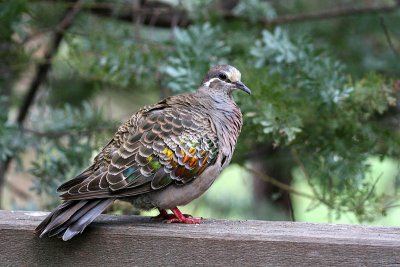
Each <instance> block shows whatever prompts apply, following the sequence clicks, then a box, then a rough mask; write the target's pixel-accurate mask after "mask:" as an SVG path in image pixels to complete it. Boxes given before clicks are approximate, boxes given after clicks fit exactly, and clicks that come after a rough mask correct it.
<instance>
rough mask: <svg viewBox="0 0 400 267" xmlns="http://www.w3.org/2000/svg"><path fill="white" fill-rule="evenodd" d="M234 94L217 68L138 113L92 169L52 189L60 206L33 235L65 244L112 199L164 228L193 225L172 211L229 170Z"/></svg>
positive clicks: (230, 71) (236, 118) (236, 115)
mask: <svg viewBox="0 0 400 267" xmlns="http://www.w3.org/2000/svg"><path fill="white" fill-rule="evenodd" d="M235 89H241V90H243V91H245V92H247V93H250V90H249V89H248V88H247V87H246V86H245V85H244V84H243V83H242V82H241V81H240V72H239V71H238V70H236V69H235V68H234V67H232V66H229V65H219V66H216V67H214V68H212V69H211V70H210V71H209V72H208V73H207V75H206V77H205V79H204V80H203V84H202V86H200V88H199V89H198V90H197V91H196V92H195V93H192V94H184V95H178V96H172V97H169V98H166V99H164V100H162V101H160V102H158V103H156V104H154V105H151V106H147V107H144V108H142V109H140V110H139V111H138V112H136V113H135V114H134V115H133V116H132V117H131V118H130V119H129V120H128V121H127V122H125V123H124V124H122V125H121V126H120V127H119V128H118V131H117V132H116V133H115V135H114V137H113V139H112V140H111V141H110V142H109V143H108V144H107V145H106V146H105V147H104V148H103V149H102V151H101V152H100V153H99V155H98V156H97V157H96V158H95V159H94V163H93V165H91V166H90V167H89V168H88V169H86V170H85V171H84V172H82V173H81V174H80V175H78V176H77V177H75V178H74V179H72V180H70V181H68V182H66V183H64V184H63V185H61V186H60V187H59V188H58V192H59V193H60V197H61V198H62V199H63V200H64V203H63V204H61V205H60V206H58V207H57V208H56V209H55V210H54V211H53V212H52V213H50V215H48V217H47V218H46V219H45V220H44V221H43V222H42V223H41V224H40V225H39V226H38V227H37V229H36V232H37V233H38V234H39V235H40V236H41V237H42V236H45V235H49V236H59V237H62V238H63V239H64V240H69V239H70V238H72V237H73V236H75V235H76V234H78V233H80V232H82V231H83V230H84V228H85V227H86V226H87V225H88V224H89V223H91V222H92V221H93V220H94V219H95V218H96V217H97V216H98V215H99V214H101V213H102V212H103V211H104V209H106V208H107V207H108V206H109V205H110V204H111V203H112V202H113V201H114V200H115V199H116V198H120V199H122V200H126V201H130V202H131V203H132V204H133V205H134V206H135V207H137V208H139V209H152V208H158V209H159V210H160V216H162V217H165V219H167V222H182V223H199V222H200V219H198V218H188V217H187V216H184V215H182V214H181V213H180V211H179V210H178V209H177V208H176V207H177V206H179V205H185V204H187V203H188V202H190V201H192V200H193V199H195V198H197V197H198V196H200V195H201V194H202V193H204V192H205V191H206V190H207V189H208V188H209V187H210V185H211V184H212V182H213V181H214V180H215V178H216V177H217V176H218V175H219V173H220V172H221V170H222V169H223V168H224V167H225V166H227V164H229V162H230V160H231V158H232V154H233V151H234V148H235V145H236V140H237V137H238V135H239V132H240V130H241V126H242V115H241V112H240V109H239V108H238V106H237V105H236V104H235V102H234V100H233V98H232V92H233V91H234V90H235ZM166 209H171V210H172V211H173V214H168V213H166V211H165V210H166Z"/></svg>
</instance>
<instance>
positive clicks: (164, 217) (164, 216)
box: [151, 209, 175, 221]
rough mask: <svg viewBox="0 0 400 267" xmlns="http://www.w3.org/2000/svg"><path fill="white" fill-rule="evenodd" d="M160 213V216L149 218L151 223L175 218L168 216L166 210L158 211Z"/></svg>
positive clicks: (171, 215) (172, 215)
mask: <svg viewBox="0 0 400 267" xmlns="http://www.w3.org/2000/svg"><path fill="white" fill-rule="evenodd" d="M158 210H159V211H160V214H158V215H157V216H154V217H151V220H153V221H164V220H167V219H170V218H172V217H173V218H175V216H174V214H169V213H168V212H167V211H166V210H162V209H158Z"/></svg>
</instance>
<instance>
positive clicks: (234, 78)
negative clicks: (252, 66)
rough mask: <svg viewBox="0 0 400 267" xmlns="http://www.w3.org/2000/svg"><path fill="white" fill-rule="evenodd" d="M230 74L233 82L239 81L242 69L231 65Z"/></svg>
mask: <svg viewBox="0 0 400 267" xmlns="http://www.w3.org/2000/svg"><path fill="white" fill-rule="evenodd" d="M228 76H229V80H231V81H232V82H237V81H240V78H241V76H242V75H241V74H240V71H238V70H237V69H235V68H234V67H230V68H229V73H228Z"/></svg>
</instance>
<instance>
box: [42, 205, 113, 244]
mask: <svg viewBox="0 0 400 267" xmlns="http://www.w3.org/2000/svg"><path fill="white" fill-rule="evenodd" d="M113 201H114V199H91V200H67V201H65V202H64V203H62V204H61V205H59V206H58V207H57V208H56V209H55V210H54V211H52V212H51V213H50V214H49V215H48V216H47V217H46V219H44V220H43V222H41V223H40V224H39V225H38V227H36V229H35V232H36V234H38V235H39V236H40V237H43V236H46V235H48V236H58V237H61V238H62V239H63V240H64V241H67V240H70V239H71V238H73V237H74V236H75V235H77V234H79V233H81V232H82V231H83V230H84V229H85V228H86V226H88V225H89V224H90V223H91V222H92V221H93V220H94V219H95V218H96V217H97V216H99V215H100V214H101V213H102V212H103V211H104V210H105V209H106V208H107V207H108V206H109V205H110V204H111V203H112V202H113Z"/></svg>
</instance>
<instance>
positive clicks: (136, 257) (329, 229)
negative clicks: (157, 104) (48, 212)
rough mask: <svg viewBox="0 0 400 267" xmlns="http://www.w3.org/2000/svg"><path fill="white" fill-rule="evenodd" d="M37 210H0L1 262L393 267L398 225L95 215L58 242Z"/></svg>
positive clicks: (398, 250) (399, 249)
mask: <svg viewBox="0 0 400 267" xmlns="http://www.w3.org/2000/svg"><path fill="white" fill-rule="evenodd" d="M44 216H45V213H42V212H24V211H0V266H193V265H203V266H216V265H217V266H400V228H399V227H376V226H364V225H332V224H314V223H299V222H294V223H293V222H266V221H226V220H212V219H204V221H203V224H201V225H182V224H164V223H159V222H152V221H150V219H149V218H148V217H140V216H110V215H102V216H100V217H99V218H98V219H96V221H95V222H94V223H92V224H91V225H90V226H89V227H88V228H87V229H86V230H85V232H84V233H83V234H82V235H80V236H78V237H76V238H74V239H72V240H70V241H68V242H64V241H62V240H60V239H58V238H44V239H40V238H38V237H36V236H35V235H34V233H33V230H34V229H35V227H36V226H37V224H38V223H39V221H40V220H42V219H43V218H44Z"/></svg>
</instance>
